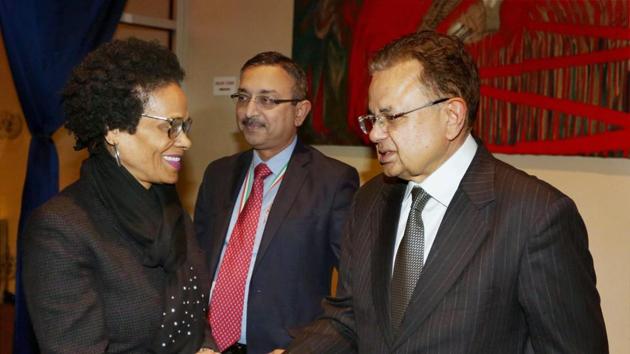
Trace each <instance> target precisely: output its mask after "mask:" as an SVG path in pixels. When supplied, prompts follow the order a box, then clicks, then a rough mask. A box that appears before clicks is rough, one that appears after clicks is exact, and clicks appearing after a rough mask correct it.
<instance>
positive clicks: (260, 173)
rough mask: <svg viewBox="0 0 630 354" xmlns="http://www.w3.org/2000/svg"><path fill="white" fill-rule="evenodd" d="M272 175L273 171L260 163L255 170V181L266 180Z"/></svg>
mask: <svg viewBox="0 0 630 354" xmlns="http://www.w3.org/2000/svg"><path fill="white" fill-rule="evenodd" d="M271 173H272V172H271V170H270V169H269V167H268V166H267V165H266V164H265V163H259V164H258V165H257V166H256V168H254V179H265V178H267V176H269V175H270V174H271Z"/></svg>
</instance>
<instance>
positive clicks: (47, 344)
mask: <svg viewBox="0 0 630 354" xmlns="http://www.w3.org/2000/svg"><path fill="white" fill-rule="evenodd" d="M185 226H186V229H187V235H188V238H187V258H188V261H189V262H190V263H191V264H192V265H194V268H195V272H196V273H198V274H199V276H200V277H203V276H207V273H206V269H205V263H204V258H203V252H202V251H201V250H200V249H199V247H198V246H197V241H196V239H195V237H194V232H193V225H192V223H191V221H190V217H187V218H186V224H185ZM23 240H24V250H25V251H24V272H23V277H24V292H25V295H26V302H27V306H28V310H29V313H30V316H31V320H32V323H33V327H34V330H35V335H36V337H37V341H38V343H39V348H40V349H41V351H42V353H72V354H75V353H105V352H107V353H148V352H149V350H148V348H149V347H150V344H151V341H152V340H153V338H154V336H155V335H156V332H157V330H158V328H159V326H160V325H161V323H162V311H163V308H164V307H165V305H166V304H167V303H168V302H167V299H165V297H166V296H165V288H166V286H167V284H166V281H167V276H166V273H165V272H164V270H163V269H162V268H161V267H154V268H149V267H146V266H144V265H143V264H142V263H143V254H142V251H141V250H140V249H138V247H137V246H136V244H135V243H134V242H133V241H132V239H131V237H130V236H126V235H125V233H124V232H123V231H122V230H121V228H120V227H119V226H118V225H117V222H116V220H115V218H114V216H113V214H112V213H111V211H109V210H108V209H107V208H106V207H105V205H104V204H103V203H102V202H101V200H100V199H99V197H98V196H97V193H96V192H95V191H94V189H93V188H92V187H91V186H90V185H89V184H88V183H87V181H86V180H84V179H83V178H82V179H79V180H78V181H77V182H75V183H74V184H72V185H70V186H69V187H68V188H66V189H65V190H64V191H63V192H61V193H60V194H59V195H57V196H56V197H54V198H52V199H51V200H50V201H48V202H47V203H45V204H44V205H43V206H42V207H40V208H38V209H37V210H36V211H35V212H34V213H33V214H32V216H31V217H30V218H29V221H28V223H27V227H26V230H25V233H24V239H23ZM199 285H200V286H202V287H204V288H205V287H207V286H208V284H205V283H203V282H199ZM205 291H206V292H207V291H208V290H207V288H206V290H205ZM200 315H201V316H203V314H200ZM191 324H192V326H193V327H191V330H193V331H204V329H206V328H207V325H206V323H205V321H196V322H194V323H193V322H192V321H191ZM207 336H208V338H207V339H210V338H209V337H210V335H209V333H207ZM198 344H199V345H198V346H197V348H198V347H199V346H201V344H202V343H198ZM206 345H207V346H210V345H213V343H211V342H210V341H208V342H207V343H206Z"/></svg>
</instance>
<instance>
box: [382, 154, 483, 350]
mask: <svg viewBox="0 0 630 354" xmlns="http://www.w3.org/2000/svg"><path fill="white" fill-rule="evenodd" d="M493 180H494V161H493V158H492V157H491V155H490V154H489V153H488V152H487V151H486V150H485V149H484V148H483V147H482V146H479V147H478V149H477V153H476V155H475V158H474V159H473V161H472V163H471V165H470V167H469V169H468V171H467V172H466V174H465V175H464V178H463V179H462V181H461V183H460V186H459V188H458V189H457V192H456V193H455V195H454V197H453V200H452V201H451V203H450V205H449V207H448V209H447V211H446V214H445V215H444V219H443V220H442V223H441V224H440V227H439V229H438V233H437V236H436V239H435V241H434V243H433V246H432V248H431V251H430V253H429V256H428V258H427V261H426V265H425V267H424V270H423V271H422V274H421V275H420V278H419V279H418V283H417V285H416V288H415V290H414V293H413V295H412V297H411V301H410V303H409V306H408V307H407V312H406V313H407V314H410V315H409V316H405V318H404V319H403V322H402V324H401V329H400V335H399V336H398V338H397V340H396V343H395V346H394V347H393V349H396V347H397V346H398V345H400V344H402V343H404V341H405V340H406V339H407V338H409V337H410V336H412V335H413V334H414V333H415V332H416V331H417V330H418V328H419V327H420V326H421V325H422V323H423V322H424V321H425V320H426V319H427V317H429V315H430V314H431V312H432V311H433V310H434V309H435V307H436V306H437V305H438V304H439V303H440V301H441V300H442V299H443V298H444V296H445V295H446V293H447V291H448V290H449V289H450V288H451V287H452V286H453V284H454V283H455V282H456V281H457V279H458V278H459V276H460V275H461V273H462V272H463V271H464V269H465V268H466V266H467V265H468V263H469V262H470V260H471V259H472V257H473V256H474V255H475V253H476V252H477V249H478V248H479V246H480V245H481V244H482V243H483V241H484V240H485V238H486V236H487V235H488V225H487V223H486V220H487V216H488V213H490V212H491V208H490V207H489V203H491V202H492V201H493V200H494V183H493Z"/></svg>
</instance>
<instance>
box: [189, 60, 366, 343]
mask: <svg viewBox="0 0 630 354" xmlns="http://www.w3.org/2000/svg"><path fill="white" fill-rule="evenodd" d="M232 99H233V100H234V102H235V104H236V123H237V125H238V128H239V129H240V131H241V132H242V134H243V137H244V138H245V140H246V141H247V143H249V145H251V147H252V149H250V150H248V151H245V152H242V153H238V154H236V155H233V156H228V157H224V158H221V159H219V160H216V161H214V162H212V163H210V165H209V166H208V168H207V169H206V172H205V176H204V179H203V183H202V185H201V187H200V189H199V195H198V200H197V205H196V210H195V227H196V233H197V236H198V238H199V241H200V244H201V246H202V248H204V249H205V251H206V254H207V260H208V264H209V268H210V274H211V275H212V278H211V279H208V280H207V281H208V282H211V285H212V290H211V292H210V303H209V306H210V311H209V316H208V320H209V322H210V325H211V328H212V334H213V337H214V339H215V340H216V342H217V346H218V348H215V349H218V350H220V351H223V352H224V353H245V352H249V353H267V352H269V351H271V350H273V349H274V348H281V347H285V346H286V345H287V344H288V343H289V342H290V340H291V337H290V335H289V331H290V330H291V329H293V328H296V327H299V326H303V325H305V324H307V323H309V322H310V321H312V320H313V319H314V318H315V317H316V316H317V315H318V314H320V313H321V306H320V301H321V299H322V298H323V297H324V296H326V295H328V294H329V293H330V286H331V271H332V268H333V267H335V266H337V263H338V257H339V252H340V251H339V250H340V238H341V229H342V226H343V224H344V222H345V219H346V215H347V212H348V210H349V208H350V204H351V201H352V197H353V195H354V192H355V191H356V189H357V188H358V174H357V171H356V170H355V169H354V168H352V167H350V166H348V165H346V164H343V163H341V162H339V161H337V160H334V159H331V158H329V157H326V156H324V155H323V154H322V153H320V152H319V151H317V150H315V149H314V148H312V147H309V146H307V145H304V144H303V143H301V142H300V141H299V139H298V138H297V129H298V127H299V126H300V125H302V123H303V122H304V119H305V118H306V116H307V114H308V113H309V111H310V108H311V104H310V102H309V101H308V100H307V99H306V75H305V74H304V72H303V70H302V69H300V68H299V67H298V66H297V65H296V64H295V63H294V62H293V61H292V60H291V59H289V58H287V57H285V56H284V55H282V54H279V53H276V52H265V53H260V54H258V55H256V56H254V57H253V58H251V59H249V60H248V61H247V62H246V63H245V64H244V65H243V67H242V69H241V79H240V85H239V88H238V91H237V92H236V93H234V94H233V95H232Z"/></svg>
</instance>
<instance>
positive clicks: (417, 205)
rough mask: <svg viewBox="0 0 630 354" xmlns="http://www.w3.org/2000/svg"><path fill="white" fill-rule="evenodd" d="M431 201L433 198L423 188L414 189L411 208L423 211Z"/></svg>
mask: <svg viewBox="0 0 630 354" xmlns="http://www.w3.org/2000/svg"><path fill="white" fill-rule="evenodd" d="M429 199H431V196H430V195H429V193H427V192H425V191H424V189H422V187H413V189H412V190H411V207H412V208H413V209H415V210H418V211H422V210H423V209H424V207H425V206H426V205H427V202H428V201H429Z"/></svg>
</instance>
